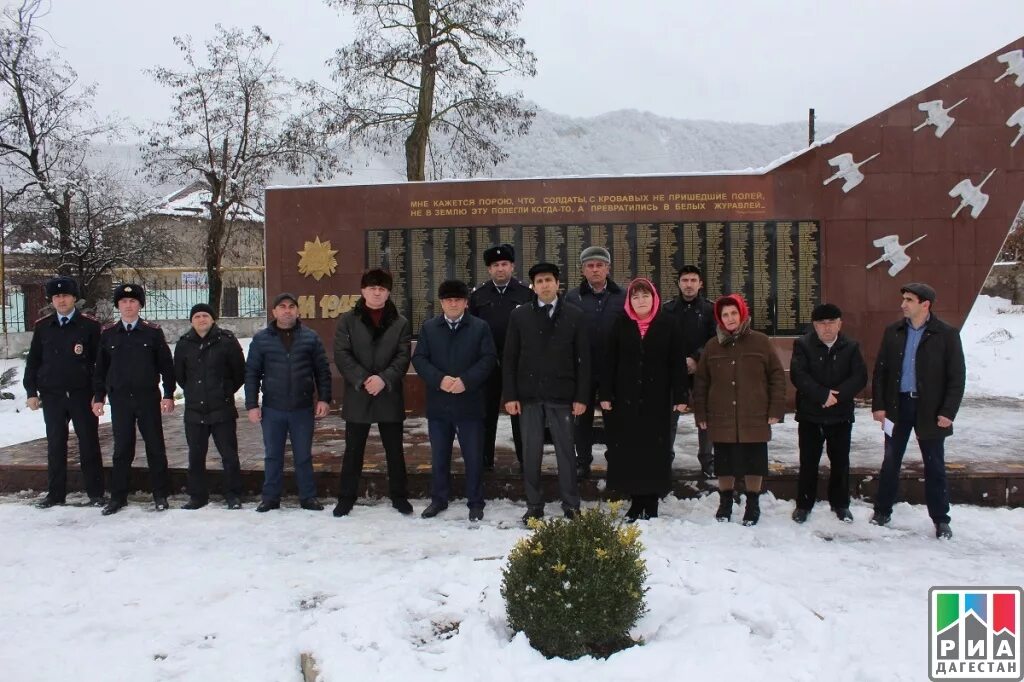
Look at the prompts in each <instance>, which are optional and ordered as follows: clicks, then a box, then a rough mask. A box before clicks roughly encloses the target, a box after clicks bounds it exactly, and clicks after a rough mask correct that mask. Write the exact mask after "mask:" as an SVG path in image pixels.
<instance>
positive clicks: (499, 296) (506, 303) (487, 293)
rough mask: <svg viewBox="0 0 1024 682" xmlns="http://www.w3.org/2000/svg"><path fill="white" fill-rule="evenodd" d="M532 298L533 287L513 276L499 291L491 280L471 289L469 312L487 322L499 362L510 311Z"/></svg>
mask: <svg viewBox="0 0 1024 682" xmlns="http://www.w3.org/2000/svg"><path fill="white" fill-rule="evenodd" d="M532 300H533V289H531V288H530V287H528V286H526V285H525V284H523V283H522V282H520V281H519V280H518V279H516V278H515V277H513V278H512V279H511V280H509V283H508V285H507V286H506V287H505V293H501V292H500V291H499V290H498V287H496V286H495V285H494V282H493V281H487V282H484V283H483V284H481V285H480V286H478V287H477V288H476V289H474V290H473V293H472V294H470V296H469V312H470V313H472V314H473V315H476V316H477V317H479V318H480V319H481V320H483V321H484V322H486V323H487V326H488V327H490V328H491V335H492V336H493V337H494V346H495V348H497V350H498V362H501V357H502V355H501V354H502V350H503V349H504V348H505V335H506V334H507V333H508V319H509V315H511V314H512V311H513V310H515V309H516V308H518V307H519V306H521V305H524V304H526V303H529V302H530V301H532Z"/></svg>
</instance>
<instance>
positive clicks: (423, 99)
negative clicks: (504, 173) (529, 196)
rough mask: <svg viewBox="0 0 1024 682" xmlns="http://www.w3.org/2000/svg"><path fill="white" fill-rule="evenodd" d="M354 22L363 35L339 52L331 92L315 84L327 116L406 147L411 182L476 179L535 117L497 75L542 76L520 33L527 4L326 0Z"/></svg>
mask: <svg viewBox="0 0 1024 682" xmlns="http://www.w3.org/2000/svg"><path fill="white" fill-rule="evenodd" d="M325 2H326V3H327V4H328V5H330V6H332V7H336V8H339V9H347V10H350V11H351V12H352V13H353V14H354V15H355V16H356V18H357V22H358V26H357V31H358V34H359V35H360V37H359V38H358V39H356V41H355V42H353V43H352V44H351V45H348V46H347V47H344V48H342V49H340V50H338V51H337V52H336V53H335V56H334V58H333V59H332V60H331V61H329V62H328V64H329V65H331V66H333V67H334V73H333V74H332V80H333V81H334V83H335V84H336V85H337V88H336V89H334V90H332V89H328V88H326V87H323V86H318V85H316V84H312V85H310V86H309V88H310V90H311V91H313V92H315V93H316V94H317V95H318V99H319V100H320V103H321V113H322V114H325V115H326V116H327V117H329V118H330V120H332V121H333V122H334V124H335V126H336V128H337V129H343V130H347V131H348V132H349V133H350V134H351V136H352V139H353V140H355V141H360V142H364V143H368V144H369V145H370V146H372V147H374V148H376V149H377V150H379V151H382V152H383V153H388V152H389V151H391V150H393V149H394V147H395V146H397V144H398V143H399V142H400V141H402V142H404V145H405V165H406V177H407V179H409V180H424V179H426V165H427V161H428V158H429V159H430V161H431V165H432V167H433V170H434V171H435V172H436V171H438V170H445V171H452V172H456V173H463V174H467V175H473V174H476V173H479V172H480V171H482V170H484V169H485V168H487V167H489V166H494V165H496V164H497V163H499V162H500V161H502V160H503V159H505V158H507V156H508V155H507V154H506V153H505V152H504V151H503V150H502V147H501V142H502V141H503V139H505V138H508V137H511V136H514V135H524V134H526V133H527V132H528V131H529V129H530V124H531V123H532V121H533V117H534V115H535V113H536V112H535V111H534V110H533V109H532V107H530V106H529V105H528V104H527V103H525V102H524V101H523V97H522V93H521V92H518V91H516V92H509V93H503V92H500V91H499V89H498V78H499V77H501V76H503V75H506V74H509V75H512V74H515V75H521V76H531V77H532V76H534V75H536V72H537V71H536V58H535V57H534V55H533V53H532V52H531V51H530V50H528V49H527V48H526V41H525V40H524V39H523V38H521V37H519V36H518V35H517V34H516V33H515V28H516V25H517V24H518V23H519V14H520V12H521V10H522V7H523V0H325Z"/></svg>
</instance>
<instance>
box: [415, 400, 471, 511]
mask: <svg viewBox="0 0 1024 682" xmlns="http://www.w3.org/2000/svg"><path fill="white" fill-rule="evenodd" d="M427 433H428V434H429V437H430V499H431V501H432V502H433V503H434V504H438V505H441V506H445V505H447V504H448V497H449V496H450V495H451V487H452V482H451V468H452V444H453V443H454V442H455V437H456V436H458V438H459V449H460V450H462V461H463V463H464V464H465V466H466V503H467V505H468V506H469V507H471V508H472V507H481V508H482V507H483V506H484V488H483V483H482V482H481V474H482V471H483V454H482V453H483V438H484V420H483V419H479V418H478V419H444V418H438V417H429V418H428V419H427Z"/></svg>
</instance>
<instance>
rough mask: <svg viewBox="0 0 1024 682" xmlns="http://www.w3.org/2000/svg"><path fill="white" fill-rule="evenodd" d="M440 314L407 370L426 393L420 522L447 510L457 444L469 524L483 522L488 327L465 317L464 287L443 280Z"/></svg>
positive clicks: (490, 361) (427, 326)
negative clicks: (425, 500)
mask: <svg viewBox="0 0 1024 682" xmlns="http://www.w3.org/2000/svg"><path fill="white" fill-rule="evenodd" d="M437 297H438V298H439V299H440V300H441V314H440V315H437V316H435V317H432V318H430V319H429V320H426V321H425V322H424V323H423V325H422V326H421V327H420V334H419V338H418V340H417V343H416V350H415V352H414V353H413V355H412V364H413V366H414V367H415V368H416V374H418V375H419V377H420V379H422V380H423V383H424V384H425V385H426V388H427V430H428V432H429V437H430V505H428V506H427V508H426V509H424V510H423V513H422V514H421V516H422V517H423V518H425V519H429V518H433V517H435V516H437V515H438V514H440V513H441V512H443V511H444V510H445V509H447V508H448V498H449V496H450V493H451V476H450V471H451V460H452V444H453V443H454V441H455V437H456V436H458V439H459V449H460V450H462V460H463V462H464V463H465V465H466V505H467V506H468V507H469V520H470V521H480V520H481V519H483V518H484V489H483V483H482V480H481V470H482V469H483V453H482V450H483V441H484V384H485V383H486V382H487V377H489V376H490V375H491V372H492V371H493V370H494V365H495V364H496V362H497V358H496V356H495V350H494V339H493V338H492V337H491V329H490V327H488V326H487V323H486V322H484V321H483V320H481V319H480V318H478V317H474V316H473V315H467V314H466V311H467V308H468V307H469V287H468V286H467V285H466V283H465V282H461V281H459V280H446V281H444V282H441V286H439V287H438V290H437Z"/></svg>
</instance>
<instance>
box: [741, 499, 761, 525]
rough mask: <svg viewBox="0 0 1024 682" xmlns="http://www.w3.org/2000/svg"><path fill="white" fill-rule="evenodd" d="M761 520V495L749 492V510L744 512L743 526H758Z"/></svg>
mask: <svg viewBox="0 0 1024 682" xmlns="http://www.w3.org/2000/svg"><path fill="white" fill-rule="evenodd" d="M760 518H761V493H752V492H747V508H746V509H745V510H744V511H743V525H744V526H756V525H757V521H758V519H760Z"/></svg>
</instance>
